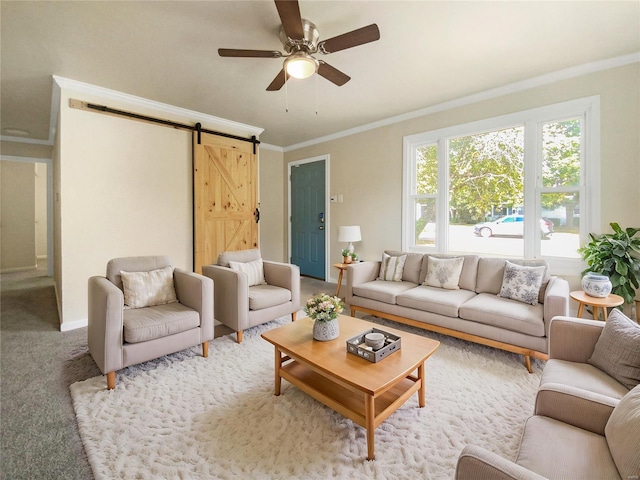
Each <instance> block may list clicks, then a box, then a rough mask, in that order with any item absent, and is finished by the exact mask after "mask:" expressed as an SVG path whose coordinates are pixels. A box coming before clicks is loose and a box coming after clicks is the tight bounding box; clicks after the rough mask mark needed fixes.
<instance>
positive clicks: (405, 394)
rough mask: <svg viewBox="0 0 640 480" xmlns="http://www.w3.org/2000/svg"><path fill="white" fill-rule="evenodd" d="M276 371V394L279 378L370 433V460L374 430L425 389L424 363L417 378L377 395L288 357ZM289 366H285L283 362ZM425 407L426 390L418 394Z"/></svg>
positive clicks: (368, 437)
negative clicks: (419, 392)
mask: <svg viewBox="0 0 640 480" xmlns="http://www.w3.org/2000/svg"><path fill="white" fill-rule="evenodd" d="M281 361H283V363H282V364H281V365H280V368H279V369H277V371H276V395H279V393H280V385H279V383H280V378H284V379H285V380H287V381H288V382H289V383H291V384H292V385H295V386H296V387H298V388H299V389H300V390H302V391H303V392H305V393H306V394H307V395H309V396H311V397H313V398H315V399H316V400H318V401H319V402H321V403H323V404H324V405H326V406H327V407H329V408H331V409H333V410H335V411H336V412H338V413H340V414H341V415H343V416H345V417H347V418H349V419H350V420H352V421H353V422H355V423H356V424H358V425H360V426H362V427H364V428H365V429H366V431H367V454H368V455H367V459H368V460H373V459H374V430H375V428H376V427H377V426H378V425H380V424H381V423H382V422H383V421H384V420H385V419H386V418H388V417H389V416H390V415H391V414H392V413H393V412H395V411H396V410H397V409H398V408H399V407H400V406H401V405H403V404H404V403H405V402H406V401H407V400H408V399H409V398H410V397H411V396H412V395H413V394H414V393H416V392H418V391H420V390H421V387H423V383H422V382H423V378H424V364H423V365H422V366H419V367H418V376H417V377H416V376H414V375H408V376H406V377H405V378H401V379H400V380H399V381H398V382H396V383H395V384H393V385H390V386H389V387H388V388H387V389H386V390H384V391H382V392H380V393H378V395H377V396H376V395H374V394H370V393H367V392H363V391H362V390H359V389H357V388H355V387H352V386H350V385H348V384H346V383H345V382H341V381H339V380H338V379H333V378H330V377H327V376H324V375H322V374H320V373H318V372H316V371H314V370H312V369H311V368H310V367H308V366H306V365H305V364H303V363H301V362H299V361H296V360H293V359H291V358H289V357H283V358H281ZM285 361H286V362H287V363H284V362H285ZM419 403H420V406H421V407H423V406H424V389H422V392H421V394H420V395H419Z"/></svg>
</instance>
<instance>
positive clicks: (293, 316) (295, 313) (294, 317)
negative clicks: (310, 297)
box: [291, 312, 298, 322]
mask: <svg viewBox="0 0 640 480" xmlns="http://www.w3.org/2000/svg"><path fill="white" fill-rule="evenodd" d="M296 315H298V312H293V313H292V314H291V321H292V322H295V321H296Z"/></svg>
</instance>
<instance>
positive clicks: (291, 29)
mask: <svg viewBox="0 0 640 480" xmlns="http://www.w3.org/2000/svg"><path fill="white" fill-rule="evenodd" d="M275 2H276V8H277V9H278V15H280V21H281V22H282V28H284V33H285V34H286V35H287V37H289V38H291V39H292V40H302V39H303V38H304V32H303V30H302V16H301V15H300V5H299V4H298V0H280V1H278V0H275Z"/></svg>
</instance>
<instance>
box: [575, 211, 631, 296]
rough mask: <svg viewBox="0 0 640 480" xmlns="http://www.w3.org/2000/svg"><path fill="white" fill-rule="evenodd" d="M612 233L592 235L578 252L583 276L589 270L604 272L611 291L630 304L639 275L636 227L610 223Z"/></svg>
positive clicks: (602, 273)
mask: <svg viewBox="0 0 640 480" xmlns="http://www.w3.org/2000/svg"><path fill="white" fill-rule="evenodd" d="M609 225H611V228H612V229H613V233H604V234H602V235H600V236H595V235H594V234H592V233H590V234H589V237H590V238H591V240H590V241H589V242H588V243H587V244H586V245H585V246H583V247H582V248H580V249H578V252H579V253H580V254H581V255H582V258H583V259H584V260H585V261H586V262H587V265H589V268H587V269H586V270H585V271H584V272H582V274H583V275H585V274H587V273H589V272H595V273H599V274H601V275H606V276H607V277H609V280H611V285H612V292H613V293H615V294H616V295H620V296H621V297H622V298H623V299H624V301H625V303H628V304H631V303H632V302H633V300H634V297H635V289H636V288H638V286H639V283H638V279H639V277H640V258H639V257H638V256H637V255H638V254H640V236H638V235H637V233H638V232H640V228H631V227H629V228H626V229H624V230H623V229H622V228H620V226H619V225H618V224H617V223H610V224H609Z"/></svg>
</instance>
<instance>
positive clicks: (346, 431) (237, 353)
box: [71, 317, 543, 480]
mask: <svg viewBox="0 0 640 480" xmlns="http://www.w3.org/2000/svg"><path fill="white" fill-rule="evenodd" d="M289 321H290V320H289V317H286V318H283V319H279V320H275V321H273V322H270V323H268V324H266V325H262V326H260V327H255V328H253V329H250V330H248V331H246V332H245V335H244V340H243V342H242V343H241V344H237V343H236V342H235V334H233V335H228V336H225V337H220V338H217V339H215V340H214V341H213V342H212V343H211V344H210V345H209V358H203V357H202V356H200V354H199V347H198V348H194V349H191V350H187V351H186V352H183V353H182V354H175V355H170V356H167V357H163V358H162V359H160V360H158V361H155V363H154V362H148V363H147V364H145V365H144V366H143V367H141V368H136V367H130V368H128V369H124V370H122V371H120V372H118V373H117V375H116V377H117V383H116V389H115V390H112V391H108V390H107V389H106V379H105V377H104V376H99V377H95V378H91V379H89V380H85V381H82V382H77V383H74V384H73V385H72V386H71V395H72V398H73V404H74V408H75V412H76V417H77V420H78V425H79V429H80V435H81V437H82V441H83V443H84V446H85V449H86V452H87V455H88V457H89V461H90V463H91V467H92V469H93V473H94V475H95V477H96V479H116V478H117V479H158V478H168V479H169V478H170V479H245V478H251V479H303V478H304V479H331V478H339V479H355V478H368V479H379V480H381V479H416V478H421V479H444V478H447V479H451V478H453V476H454V472H455V465H456V461H457V458H458V455H459V454H460V451H461V450H462V448H463V447H464V446H465V445H466V444H475V445H480V446H482V447H485V448H487V449H489V450H491V451H493V452H495V453H498V454H500V455H502V456H504V457H506V458H509V459H514V458H515V455H516V452H517V446H518V442H519V439H520V436H521V433H522V430H523V427H524V422H525V420H526V418H527V417H529V416H530V415H531V414H532V412H533V405H534V399H535V393H536V390H537V387H538V384H539V381H540V374H541V370H542V366H543V364H542V362H539V361H533V366H534V373H533V374H529V373H528V372H527V370H526V368H525V367H524V364H523V361H522V357H520V356H518V355H513V354H509V353H506V352H502V351H499V350H495V349H492V348H488V347H483V346H479V345H475V344H471V343H467V342H464V341H461V340H457V339H453V338H449V337H445V336H441V335H437V334H433V333H430V332H424V331H422V330H418V329H415V328H412V327H405V326H402V325H399V324H397V323H393V322H386V321H384V320H379V319H375V322H376V323H379V324H381V325H390V326H393V327H395V328H398V329H403V330H407V331H411V332H414V333H420V334H423V335H427V336H430V337H432V338H436V339H437V340H440V341H441V345H440V348H439V349H438V350H437V351H436V353H435V354H434V355H433V356H432V357H431V358H430V359H429V360H427V363H426V378H427V383H426V387H427V395H426V401H427V404H426V406H425V407H424V408H419V407H418V402H417V395H414V396H413V397H412V398H411V399H409V400H408V401H407V402H406V403H405V404H404V405H403V406H402V407H401V408H400V409H399V410H398V411H397V412H395V413H394V414H393V415H391V416H390V417H389V418H388V419H387V420H386V421H385V422H384V423H383V424H382V425H380V426H379V427H378V428H377V429H376V431H375V455H376V458H375V460H373V461H367V460H366V455H367V442H366V436H365V430H364V429H363V428H361V427H360V426H358V425H356V424H354V423H353V422H351V421H350V420H348V419H345V418H344V417H342V416H341V415H340V414H338V413H335V412H334V411H332V410H331V409H329V408H327V407H325V406H323V405H322V404H320V403H319V402H317V401H315V400H314V399H312V398H310V397H309V396H307V395H306V394H304V393H303V392H301V391H300V390H298V389H297V388H296V387H294V386H293V385H290V384H289V383H288V382H286V381H284V380H283V382H282V385H283V388H282V394H281V395H280V396H278V397H276V396H274V394H273V376H274V372H273V369H274V366H273V357H274V348H273V346H272V345H271V344H270V343H268V342H266V341H265V340H263V339H262V338H261V337H260V333H262V332H263V331H265V330H267V329H269V328H275V327H277V326H280V325H282V324H286V323H288V322H289Z"/></svg>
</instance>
